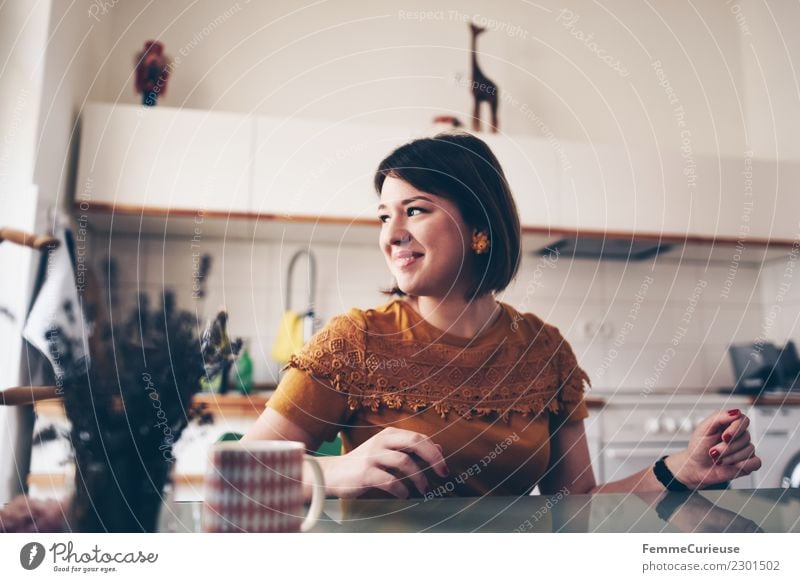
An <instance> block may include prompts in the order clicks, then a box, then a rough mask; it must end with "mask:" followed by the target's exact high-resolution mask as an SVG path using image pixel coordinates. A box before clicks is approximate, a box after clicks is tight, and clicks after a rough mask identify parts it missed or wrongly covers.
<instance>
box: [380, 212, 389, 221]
mask: <svg viewBox="0 0 800 582" xmlns="http://www.w3.org/2000/svg"><path fill="white" fill-rule="evenodd" d="M388 218H389V215H388V214H381V215H380V216H379V217H378V220H379V221H380V222H386V220H387V219H388Z"/></svg>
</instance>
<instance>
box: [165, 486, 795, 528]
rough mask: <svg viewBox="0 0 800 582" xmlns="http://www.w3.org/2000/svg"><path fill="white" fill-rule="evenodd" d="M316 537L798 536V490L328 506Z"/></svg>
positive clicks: (184, 520) (179, 515)
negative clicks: (429, 534)
mask: <svg viewBox="0 0 800 582" xmlns="http://www.w3.org/2000/svg"><path fill="white" fill-rule="evenodd" d="M202 509H203V508H202V502H199V501H193V502H180V501H179V502H173V503H168V504H166V505H165V506H164V508H163V511H162V516H161V531H164V532H197V531H200V518H201V515H202ZM311 531H312V532H350V533H370V532H540V533H541V532H546V533H550V532H573V533H583V532H646V533H655V532H665V533H666V532H698V533H717V532H800V489H729V490H717V491H698V492H694V493H668V492H662V493H624V494H622V493H613V494H609V493H603V494H595V495H566V494H561V493H556V494H553V495H540V496H523V497H461V498H443V499H430V500H426V499H409V500H395V499H390V500H358V499H342V500H340V499H328V500H326V501H325V505H324V509H323V514H322V516H321V517H320V520H319V521H318V522H317V524H316V525H315V527H314V528H313V529H312V530H311Z"/></svg>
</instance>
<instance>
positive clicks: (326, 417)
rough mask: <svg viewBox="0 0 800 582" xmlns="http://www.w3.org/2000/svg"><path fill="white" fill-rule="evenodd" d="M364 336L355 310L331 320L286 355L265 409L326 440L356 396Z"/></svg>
mask: <svg viewBox="0 0 800 582" xmlns="http://www.w3.org/2000/svg"><path fill="white" fill-rule="evenodd" d="M364 335H365V333H364V327H363V320H361V318H360V317H359V313H358V311H357V310H350V312H348V314H346V315H340V316H337V317H334V318H333V319H331V321H330V322H329V323H328V324H327V325H326V326H325V327H324V328H323V329H322V330H320V331H319V332H317V333H316V334H315V335H314V336H313V337H312V338H311V339H310V340H309V341H308V343H307V344H306V345H305V346H303V347H302V348H301V349H300V350H298V351H297V352H296V353H294V354H293V355H292V357H291V358H290V360H289V363H288V364H287V365H286V366H285V367H284V370H285V371H286V374H285V375H284V377H283V378H282V379H281V381H280V383H279V384H278V388H277V389H276V391H275V394H274V395H273V396H272V397H271V398H270V399H269V401H268V402H267V406H268V407H269V408H272V409H273V410H275V411H276V412H278V413H279V414H281V415H282V416H284V417H285V418H287V419H288V420H290V421H292V422H293V423H295V424H297V425H298V426H300V427H302V428H303V429H304V430H305V431H306V432H308V433H309V434H310V435H313V436H314V437H318V438H321V439H322V440H323V441H329V440H332V439H333V438H334V437H335V436H336V433H337V432H339V430H341V429H342V427H343V426H345V425H346V424H347V421H348V420H349V418H350V417H351V415H352V412H353V410H354V409H355V408H356V406H355V404H356V402H357V396H358V395H359V394H360V393H361V390H360V388H359V386H360V385H361V384H362V383H363V381H364V376H365V374H364Z"/></svg>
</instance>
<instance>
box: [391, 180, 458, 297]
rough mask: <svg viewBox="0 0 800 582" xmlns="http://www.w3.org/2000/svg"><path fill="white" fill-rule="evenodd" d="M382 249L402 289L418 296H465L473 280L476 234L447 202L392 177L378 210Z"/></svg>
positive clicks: (454, 207) (454, 206) (455, 208)
mask: <svg viewBox="0 0 800 582" xmlns="http://www.w3.org/2000/svg"><path fill="white" fill-rule="evenodd" d="M378 217H379V219H380V221H381V223H382V224H381V235H380V246H381V250H382V251H383V255H384V257H385V258H386V263H387V264H388V265H389V270H390V271H391V272H392V275H394V277H395V280H396V281H397V286H398V287H399V288H400V289H402V290H403V291H404V292H405V293H407V294H409V295H415V296H433V297H446V296H449V295H451V294H453V293H458V296H459V297H463V294H464V291H465V290H466V286H467V285H468V284H469V283H470V282H471V280H472V279H471V277H472V273H471V269H470V265H471V264H470V262H469V261H467V260H465V259H466V258H467V257H469V256H470V255H469V254H468V253H469V252H470V249H471V245H472V231H471V229H470V228H469V227H468V226H467V225H466V224H464V221H463V219H462V217H461V212H460V211H459V209H458V207H457V206H456V205H455V204H454V203H453V202H451V201H450V200H447V199H445V198H442V197H440V196H435V195H433V194H428V193H427V192H422V191H420V190H417V189H416V188H414V187H413V186H412V185H411V184H409V183H408V182H404V181H403V180H401V179H399V178H393V177H391V176H390V177H387V178H386V180H385V181H384V183H383V188H382V189H381V201H380V205H379V206H378Z"/></svg>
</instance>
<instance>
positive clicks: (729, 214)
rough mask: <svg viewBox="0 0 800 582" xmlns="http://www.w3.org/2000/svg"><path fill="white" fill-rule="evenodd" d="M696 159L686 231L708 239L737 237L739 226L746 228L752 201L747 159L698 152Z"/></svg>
mask: <svg viewBox="0 0 800 582" xmlns="http://www.w3.org/2000/svg"><path fill="white" fill-rule="evenodd" d="M696 162H697V165H696V168H695V169H694V170H693V172H694V176H695V178H696V182H695V184H694V187H692V188H691V189H690V192H691V197H692V200H693V212H692V216H691V220H690V228H689V232H690V233H691V234H694V235H698V236H703V237H709V238H712V237H726V238H738V237H740V236H741V233H742V232H743V231H742V228H743V225H745V227H748V225H749V224H750V223H751V218H752V213H750V212H749V210H748V207H749V206H748V205H749V203H750V201H751V200H752V197H751V196H749V195H748V194H747V181H748V180H749V178H748V177H747V172H748V171H749V170H748V162H747V161H746V160H745V159H744V158H742V157H720V156H716V155H699V156H697V157H696ZM689 184H690V182H689ZM685 186H687V183H684V187H685ZM747 236H752V234H748V235H747Z"/></svg>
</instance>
